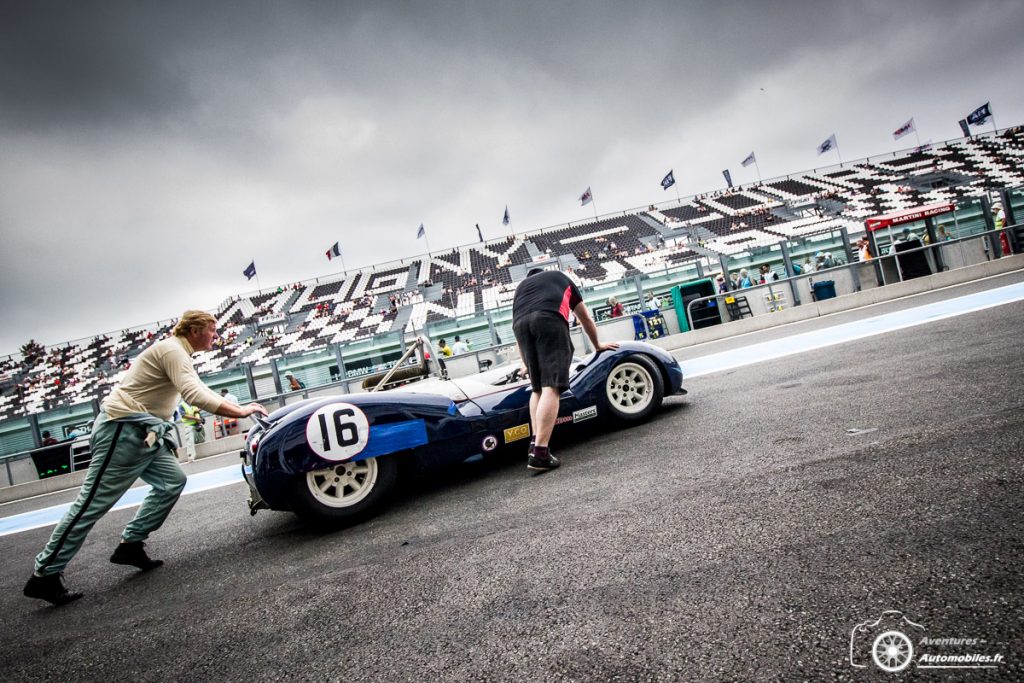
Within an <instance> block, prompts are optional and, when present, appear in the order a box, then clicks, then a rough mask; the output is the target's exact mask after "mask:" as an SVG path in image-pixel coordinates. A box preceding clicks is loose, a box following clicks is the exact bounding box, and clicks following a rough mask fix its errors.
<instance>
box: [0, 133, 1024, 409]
mask: <svg viewBox="0 0 1024 683" xmlns="http://www.w3.org/2000/svg"><path fill="white" fill-rule="evenodd" d="M1022 160H1024V132H1022V129H1021V128H1015V129H1011V130H1007V131H1003V132H1001V133H1000V134H998V135H984V136H977V137H973V138H965V139H959V140H952V141H949V142H946V143H942V144H939V145H934V146H931V147H930V148H927V149H923V150H915V151H906V152H902V153H895V154H891V155H886V156H884V157H882V158H875V159H866V160H859V161H856V162H854V163H849V164H845V165H844V166H843V167H842V168H838V169H837V168H834V167H833V168H830V169H825V170H823V171H822V172H820V173H819V172H805V173H802V174H795V175H791V176H788V177H786V178H778V179H770V180H767V181H765V182H763V183H760V184H754V185H747V186H745V187H744V188H735V189H730V190H725V191H720V192H716V193H710V194H705V195H698V196H696V197H689V198H685V199H683V200H682V201H679V202H678V203H677V202H669V203H666V205H665V206H663V207H658V208H656V207H653V206H652V207H651V208H650V209H648V210H647V211H643V212H638V213H626V214H623V215H621V216H614V217H603V218H599V219H597V220H594V221H588V222H584V223H579V224H571V225H565V226H559V227H556V228H552V229H545V230H541V231H537V232H531V233H525V234H519V235H515V236H510V237H504V238H500V239H496V240H491V241H489V242H482V243H478V244H472V245H468V246H462V247H458V248H455V249H451V250H450V251H446V252H443V253H435V254H430V255H425V256H422V257H419V258H416V259H413V260H411V261H400V262H392V263H388V264H385V265H382V266H377V267H374V268H369V269H362V270H359V271H352V272H349V273H347V274H344V275H338V276H335V277H332V278H323V279H321V280H317V281H312V282H309V281H307V282H298V283H294V284H292V285H287V286H282V287H278V288H276V289H274V290H273V291H265V292H257V293H249V294H246V295H239V296H236V297H232V298H230V299H228V300H226V301H225V302H223V303H222V304H221V305H220V306H219V307H218V309H217V312H216V317H217V321H218V327H219V330H220V332H221V335H222V339H221V341H220V342H219V343H218V345H217V346H216V348H214V349H212V350H210V351H206V352H203V353H200V354H197V356H196V367H197V369H198V370H199V371H200V372H201V373H213V372H218V371H222V370H225V369H230V368H232V367H235V366H237V365H238V364H239V363H255V364H260V363H264V362H266V361H267V360H268V359H271V358H274V357H279V356H283V355H288V354H293V353H298V352H302V351H307V350H310V349H319V348H325V347H327V346H329V345H331V344H336V343H345V342H350V341H356V340H363V339H368V338H370V337H373V336H375V335H379V334H384V333H389V332H395V331H398V330H399V329H403V330H406V331H410V332H412V331H416V330H421V329H423V327H424V326H425V325H426V324H428V323H431V322H435V321H441V320H449V319H454V318H457V317H460V316H464V315H470V314H473V313H477V312H480V311H484V310H493V309H496V308H500V307H504V306H508V305H509V304H510V303H511V301H512V297H513V293H514V287H513V286H512V269H513V268H514V267H517V266H523V265H526V264H529V263H530V262H531V261H532V260H534V259H533V257H532V255H534V254H537V255H541V256H544V255H550V256H551V257H560V258H561V259H562V263H563V265H565V266H571V268H572V270H573V271H574V273H575V275H576V276H578V278H579V280H580V282H581V283H582V284H583V285H596V284H601V283H605V282H611V281H617V280H621V279H623V278H626V277H630V276H632V275H637V274H645V273H654V272H657V271H660V270H662V269H665V268H672V267H676V266H678V265H680V264H684V263H687V262H690V261H694V260H697V259H702V258H708V257H713V256H714V255H715V254H724V255H727V256H729V255H734V254H737V253H741V252H744V251H748V250H750V249H752V248H757V247H765V246H770V245H773V244H776V243H778V242H779V241H780V240H781V239H786V238H788V239H794V240H796V239H802V238H805V237H807V236H809V235H814V234H818V233H823V232H829V231H833V230H836V229H837V228H840V227H845V228H846V229H847V230H848V231H849V232H850V233H851V234H854V233H857V232H859V231H861V230H862V229H863V220H864V219H865V218H866V217H868V216H871V215H875V214H879V213H887V212H890V211H895V210H899V209H905V208H912V207H915V206H920V205H923V204H929V203H933V202H938V201H951V202H956V201H960V200H962V199H964V198H967V197H971V196H976V195H977V194H979V193H980V192H981V191H982V190H984V189H1000V188H1007V187H1020V186H1022V185H1024V169H1022V163H1021V162H1022ZM666 244H667V246H666ZM713 260H716V259H713ZM403 316H404V317H403ZM399 320H401V321H402V322H401V323H400V324H396V322H397V321H399ZM173 322H174V321H164V322H159V323H152V324H149V325H144V326H141V327H137V328H132V329H128V330H124V331H122V332H120V333H110V334H104V335H98V336H97V337H95V338H93V339H91V340H80V341H77V342H69V343H65V344H58V345H54V346H51V347H50V348H46V349H43V348H36V347H37V346H38V345H35V346H29V345H27V347H26V349H25V351H26V352H27V353H22V354H19V355H12V356H8V357H6V358H0V419H9V418H12V417H17V416H22V415H26V414H29V413H33V412H38V411H43V410H47V409H50V408H54V407H57V406H61V405H70V404H75V403H81V402H83V401H89V400H92V399H98V398H102V397H103V396H104V395H105V394H106V393H107V392H108V391H109V389H110V387H111V386H112V385H113V384H114V383H115V382H117V381H118V380H119V379H120V378H121V377H122V376H123V374H124V373H125V372H126V371H127V368H128V367H129V364H130V362H131V360H132V359H133V358H135V357H136V356H137V355H138V354H139V353H140V352H141V351H142V350H143V349H144V348H145V347H146V346H147V345H148V344H150V343H151V342H152V341H153V340H155V339H160V338H162V337H164V336H166V335H167V334H169V332H170V330H171V328H172V325H173Z"/></svg>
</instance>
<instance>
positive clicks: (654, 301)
mask: <svg viewBox="0 0 1024 683" xmlns="http://www.w3.org/2000/svg"><path fill="white" fill-rule="evenodd" d="M644 308H646V309H647V310H648V311H660V310H661V299H659V298H658V297H656V296H655V295H654V292H647V299H646V300H645V301H644Z"/></svg>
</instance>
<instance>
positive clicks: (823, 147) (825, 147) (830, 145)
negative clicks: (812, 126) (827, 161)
mask: <svg viewBox="0 0 1024 683" xmlns="http://www.w3.org/2000/svg"><path fill="white" fill-rule="evenodd" d="M837 144H839V143H837V142H836V134H835V133H832V135H829V136H828V140H825V142H823V143H821V144H820V145H818V156H819V157H820V156H821V155H822V154H824V153H825V152H830V151H832V150H833V149H835V148H836V145H837Z"/></svg>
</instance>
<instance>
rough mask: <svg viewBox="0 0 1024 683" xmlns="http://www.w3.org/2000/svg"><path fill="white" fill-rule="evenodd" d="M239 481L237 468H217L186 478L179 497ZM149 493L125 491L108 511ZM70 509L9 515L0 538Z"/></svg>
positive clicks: (1, 525)
mask: <svg viewBox="0 0 1024 683" xmlns="http://www.w3.org/2000/svg"><path fill="white" fill-rule="evenodd" d="M240 481H243V479H242V466H241V464H238V465H231V466H229V467H221V468H219V469H216V470H210V471H208V472H200V473H199V474H192V475H189V478H188V483H186V484H185V490H184V491H182V495H187V494H190V493H198V492H200V491H208V490H209V489H216V488H220V487H221V486H228V485H229V484H234V483H237V482H240ZM149 490H150V487H149V486H139V487H136V488H132V489H128V490H127V491H125V494H124V495H123V496H121V498H120V499H119V500H118V501H117V503H115V504H114V507H113V508H112V509H113V510H123V509H125V508H133V507H137V506H138V505H141V504H142V499H143V498H145V497H146V494H147V493H149ZM70 507H71V503H63V504H61V505H52V506H50V507H46V508H43V509H41V510H33V511H31V512H22V513H20V514H17V515H11V516H10V517H3V518H0V536H7V535H9V534H16V533H19V532H21V531H28V530H29V529H38V528H40V527H45V526H53V525H54V524H56V523H57V522H59V521H60V520H61V518H62V517H64V513H65V512H67V511H68V509H69V508H70Z"/></svg>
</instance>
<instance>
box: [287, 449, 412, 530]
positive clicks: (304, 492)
mask: <svg viewBox="0 0 1024 683" xmlns="http://www.w3.org/2000/svg"><path fill="white" fill-rule="evenodd" d="M397 480H398V462H397V459H396V458H395V457H386V458H366V459H365V460H358V461H356V462H342V463H338V464H336V465H333V466H331V467H327V468H324V469H321V470H314V471H312V472H307V473H306V474H304V475H300V476H298V477H296V478H295V479H294V480H293V481H292V496H291V498H292V510H293V511H294V512H295V514H297V515H298V516H299V517H301V518H302V519H304V520H306V521H307V522H311V523H314V524H323V525H329V526H344V525H347V524H353V523H355V522H358V521H361V520H363V519H365V518H366V517H368V516H370V515H371V514H373V513H374V512H376V511H377V510H378V509H379V508H380V507H382V506H383V505H384V504H385V503H386V502H387V499H388V498H389V497H390V495H391V493H392V492H393V491H394V488H395V484H396V482H397Z"/></svg>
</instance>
